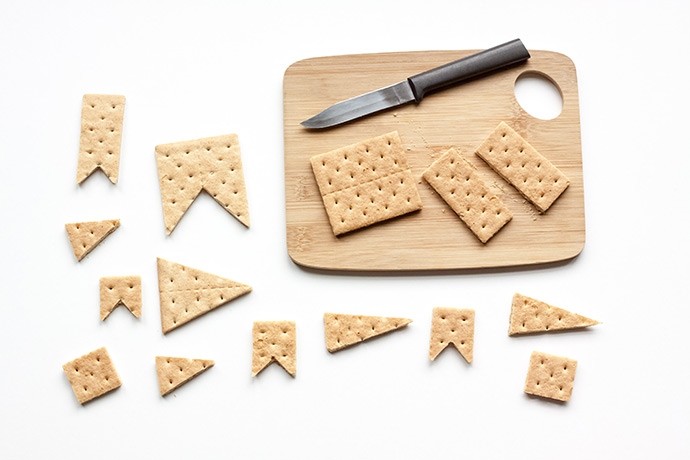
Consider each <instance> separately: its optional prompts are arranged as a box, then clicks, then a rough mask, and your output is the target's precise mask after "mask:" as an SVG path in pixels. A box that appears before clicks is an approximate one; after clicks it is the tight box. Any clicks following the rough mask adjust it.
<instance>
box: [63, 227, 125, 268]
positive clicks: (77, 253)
mask: <svg viewBox="0 0 690 460" xmlns="http://www.w3.org/2000/svg"><path fill="white" fill-rule="evenodd" d="M119 226H120V219H113V220H100V221H95V222H78V223H75V224H65V230H67V236H68V237H69V241H70V243H72V250H74V257H76V258H77V261H81V260H82V259H83V258H84V257H86V255H87V254H88V253H89V252H91V251H93V249H94V248H95V247H96V246H98V245H99V244H100V243H101V241H103V240H104V239H106V237H107V236H108V235H110V234H111V233H113V232H114V231H115V230H117V228H118V227H119Z"/></svg>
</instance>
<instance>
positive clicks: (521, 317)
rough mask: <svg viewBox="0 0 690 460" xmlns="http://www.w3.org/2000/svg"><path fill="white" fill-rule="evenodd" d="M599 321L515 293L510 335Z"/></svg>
mask: <svg viewBox="0 0 690 460" xmlns="http://www.w3.org/2000/svg"><path fill="white" fill-rule="evenodd" d="M596 324H599V322H598V321H595V320H593V319H590V318H587V317H585V316H582V315H578V314H576V313H572V312H570V311H568V310H564V309H562V308H558V307H554V306H552V305H549V304H547V303H546V302H542V301H540V300H536V299H533V298H531V297H527V296H525V295H522V294H518V293H515V295H514V296H513V303H512V306H511V309H510V327H509V329H508V335H519V334H531V333H535V332H549V331H559V330H564V329H577V328H582V327H588V326H594V325H596Z"/></svg>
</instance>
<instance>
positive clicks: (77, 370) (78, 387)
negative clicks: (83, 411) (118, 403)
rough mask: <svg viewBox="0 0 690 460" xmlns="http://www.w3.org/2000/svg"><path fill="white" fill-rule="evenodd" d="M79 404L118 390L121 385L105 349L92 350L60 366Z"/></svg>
mask: <svg viewBox="0 0 690 460" xmlns="http://www.w3.org/2000/svg"><path fill="white" fill-rule="evenodd" d="M62 370H64V371H65V375H66V376H67V378H68V379H69V383H71V384H72V390H73V391H74V395H75V396H76V397H77V401H79V402H80V403H81V404H84V403H85V402H88V401H91V400H92V399H94V398H97V397H99V396H103V395H104V394H106V393H108V392H110V391H113V390H114V389H116V388H119V387H120V386H121V385H122V382H120V376H118V375H117V371H116V370H115V366H113V362H112V361H111V359H110V355H109V354H108V351H107V350H106V349H105V347H101V348H99V349H98V350H94V351H92V352H91V353H89V354H86V355H84V356H82V357H80V358H77V359H75V360H73V361H70V362H68V363H67V364H65V365H64V366H62Z"/></svg>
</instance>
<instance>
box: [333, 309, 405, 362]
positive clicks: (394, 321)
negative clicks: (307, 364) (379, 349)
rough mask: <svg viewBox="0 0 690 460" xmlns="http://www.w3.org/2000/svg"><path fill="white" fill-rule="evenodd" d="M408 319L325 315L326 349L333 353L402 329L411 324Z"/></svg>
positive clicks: (336, 314) (337, 314)
mask: <svg viewBox="0 0 690 460" xmlns="http://www.w3.org/2000/svg"><path fill="white" fill-rule="evenodd" d="M411 322H412V320H411V319H407V318H388V317H384V316H362V315H344V314H339V313H324V315H323V323H324V327H325V335H326V348H327V349H328V351H330V352H331V353H333V352H335V351H338V350H342V349H343V348H346V347H349V346H351V345H355V344H357V343H359V342H363V341H364V340H367V339H370V338H372V337H376V336H378V335H382V334H385V333H387V332H391V331H394V330H396V329H400V328H402V327H405V326H407V325H408V324H409V323H411Z"/></svg>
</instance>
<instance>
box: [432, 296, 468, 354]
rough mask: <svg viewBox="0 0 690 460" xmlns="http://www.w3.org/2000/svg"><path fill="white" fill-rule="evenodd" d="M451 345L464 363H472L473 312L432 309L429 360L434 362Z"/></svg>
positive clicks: (465, 309)
mask: <svg viewBox="0 0 690 460" xmlns="http://www.w3.org/2000/svg"><path fill="white" fill-rule="evenodd" d="M451 343H452V344H453V345H454V346H455V348H456V349H457V350H458V351H459V352H460V354H461V355H462V357H463V358H465V361H467V362H468V363H471V362H472V359H473V351H474V310H472V309H469V308H463V309H460V308H441V307H436V308H434V311H433V314H432V320H431V341H430V342H429V359H430V360H432V361H433V360H434V359H436V357H437V356H438V354H439V353H441V351H443V350H444V349H445V348H446V347H447V346H448V345H450V344H451Z"/></svg>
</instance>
